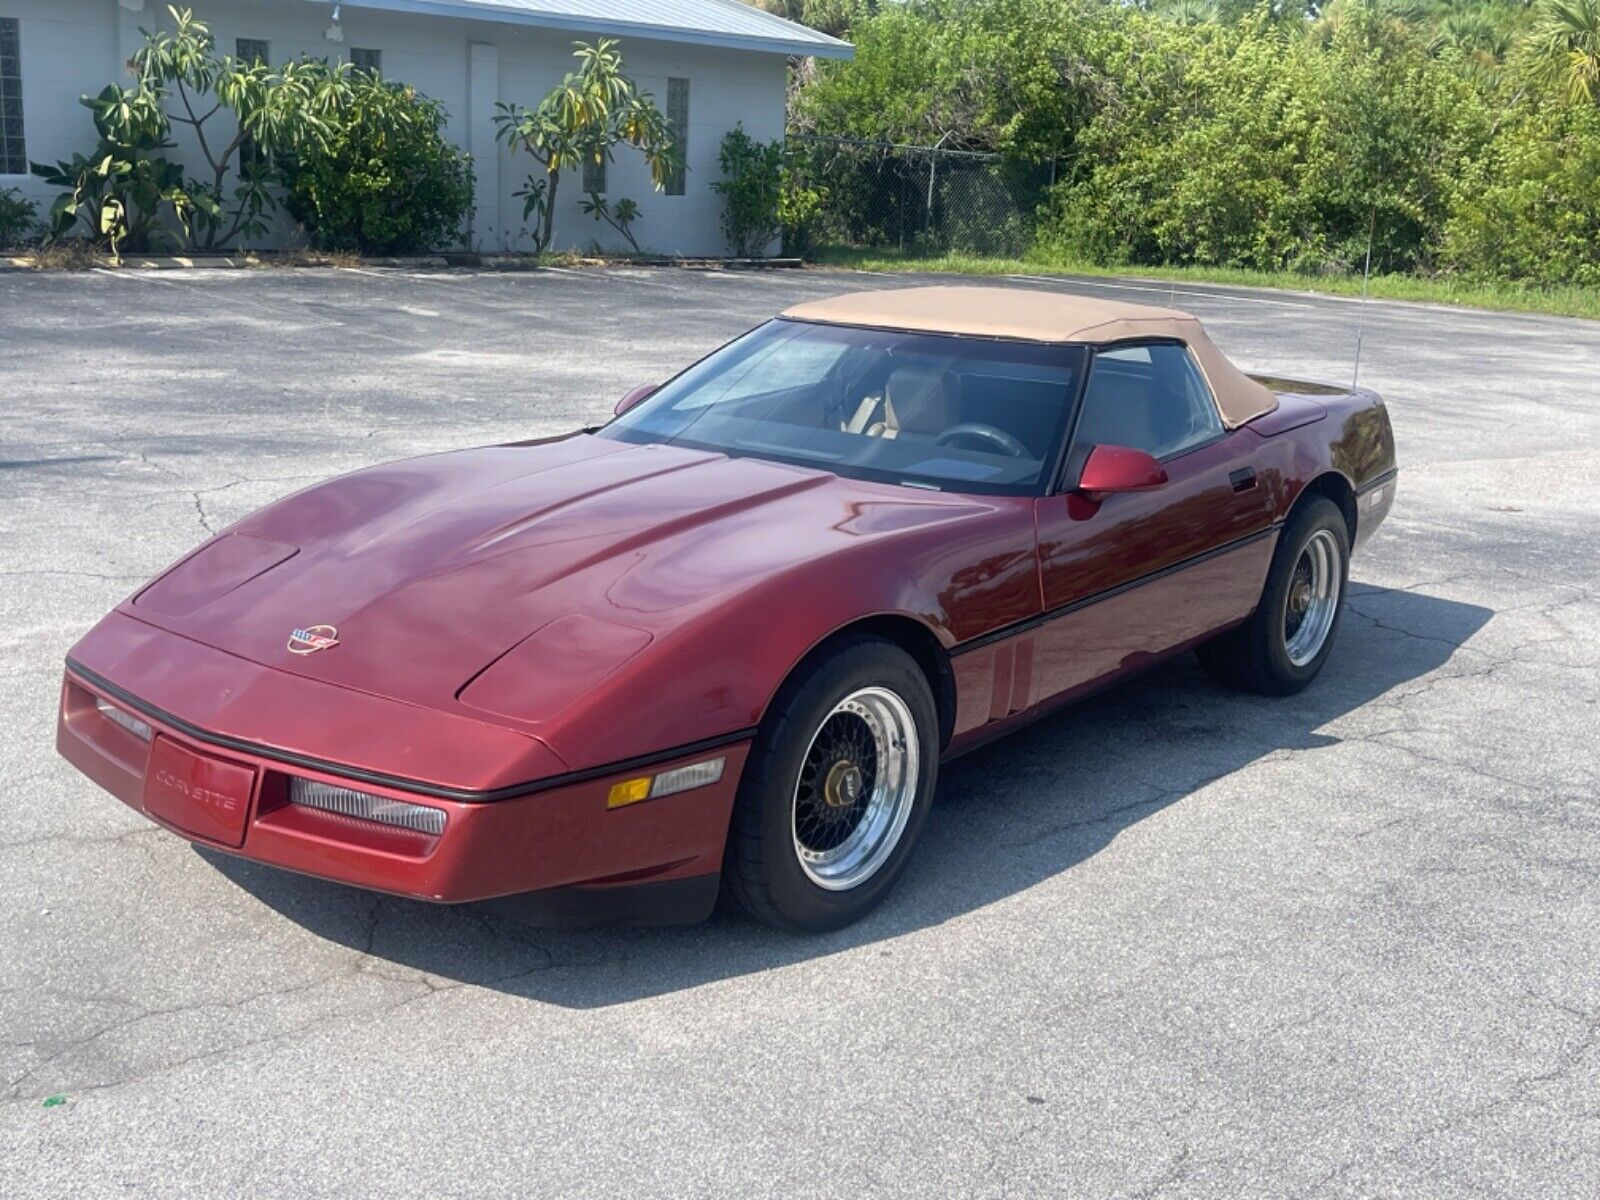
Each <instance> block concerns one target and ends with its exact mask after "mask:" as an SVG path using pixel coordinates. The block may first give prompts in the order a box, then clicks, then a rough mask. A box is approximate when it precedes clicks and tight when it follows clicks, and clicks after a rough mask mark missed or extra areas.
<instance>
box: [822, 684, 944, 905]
mask: <svg viewBox="0 0 1600 1200" xmlns="http://www.w3.org/2000/svg"><path fill="white" fill-rule="evenodd" d="M920 766H921V748H920V747H919V745H918V742H917V726H916V722H915V721H914V720H913V719H912V717H911V710H910V708H908V707H907V706H906V702H905V701H904V700H902V699H901V698H900V697H899V696H897V695H896V694H895V693H894V692H891V691H889V690H888V689H887V688H881V687H865V688H861V689H859V690H858V691H855V692H852V693H850V695H848V696H846V697H845V698H844V699H843V700H841V701H839V703H837V704H835V705H834V706H833V710H832V711H831V712H829V713H828V715H827V716H826V717H824V718H823V720H822V724H821V726H820V727H819V728H818V729H817V732H816V733H815V734H814V735H813V736H812V738H811V745H810V747H809V748H808V749H807V750H806V756H805V759H804V760H803V761H802V762H801V765H800V779H799V781H798V782H797V783H796V784H795V791H794V804H793V816H792V820H791V822H790V827H791V829H792V830H793V833H794V852H795V855H796V857H797V858H798V859H799V861H800V869H801V870H803V871H804V872H805V873H806V877H807V878H808V879H810V880H811V882H812V883H814V884H816V885H817V886H818V887H821V888H826V889H827V890H829V891H831V892H842V891H846V890H848V889H849V888H853V887H856V886H857V885H858V884H861V883H864V882H866V880H868V879H870V878H871V877H872V876H873V875H874V874H875V873H876V872H877V871H878V869H879V868H880V867H882V866H883V864H884V863H885V862H887V861H888V859H889V856H890V855H891V854H893V853H894V848H895V847H896V846H897V845H899V843H900V835H901V834H902V833H904V832H905V827H906V821H907V820H908V819H909V818H910V816H911V809H912V807H913V805H914V803H915V801H916V797H917V780H918V778H919V774H920Z"/></svg>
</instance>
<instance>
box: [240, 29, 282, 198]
mask: <svg viewBox="0 0 1600 1200" xmlns="http://www.w3.org/2000/svg"><path fill="white" fill-rule="evenodd" d="M233 50H234V55H233V56H234V57H235V58H237V59H238V60H239V61H240V62H242V63H259V64H260V65H261V66H263V67H264V66H266V65H267V60H268V58H269V56H270V55H271V53H272V47H271V45H270V44H269V43H268V42H267V40H266V39H265V38H239V39H237V40H236V41H235V42H234V44H233ZM266 165H267V156H266V155H265V154H263V153H262V152H261V147H260V146H258V145H256V139H255V138H253V137H251V136H250V135H249V134H248V133H247V134H245V135H244V138H243V139H242V140H241V141H240V142H239V173H240V174H241V175H243V174H246V173H249V172H254V171H260V170H262V169H263V168H264V167H265V166H266Z"/></svg>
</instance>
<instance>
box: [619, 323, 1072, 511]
mask: <svg viewBox="0 0 1600 1200" xmlns="http://www.w3.org/2000/svg"><path fill="white" fill-rule="evenodd" d="M774 325H792V326H800V327H804V328H811V329H848V330H854V331H858V332H861V333H891V334H892V333H901V334H907V335H910V336H915V337H919V338H920V337H927V338H942V339H949V340H951V341H953V342H959V343H966V344H968V345H971V344H974V343H983V344H994V345H997V346H1017V347H1028V348H1029V349H1030V350H1034V351H1037V350H1038V349H1039V348H1040V347H1041V346H1048V347H1050V348H1052V349H1055V350H1059V351H1060V352H1061V354H1062V355H1063V357H1064V358H1070V361H1069V365H1070V367H1071V370H1072V372H1073V375H1072V381H1071V384H1070V385H1069V387H1070V392H1071V395H1069V396H1068V397H1067V398H1066V401H1065V403H1064V405H1063V409H1064V411H1063V413H1062V415H1061V417H1060V419H1059V420H1058V422H1057V424H1056V426H1055V429H1054V432H1053V433H1052V436H1051V442H1050V446H1049V448H1048V449H1047V450H1046V452H1045V454H1044V456H1043V457H1042V458H1041V459H1040V460H1039V461H1040V466H1039V472H1038V475H1037V477H1036V478H1035V479H1033V480H1032V481H1029V482H1026V483H985V482H982V481H977V480H973V481H967V480H956V479H937V478H932V477H918V476H915V475H910V474H908V473H907V472H904V471H897V470H889V469H880V468H877V467H871V466H866V465H863V464H860V463H853V462H841V461H837V460H831V459H818V458H817V457H815V456H809V455H803V454H783V453H781V452H778V451H776V450H774V449H773V448H771V447H769V446H764V447H762V448H761V449H759V450H754V449H744V448H742V447H738V446H725V445H719V444H716V443H713V442H701V441H697V440H696V439H694V438H691V437H685V436H678V437H674V438H672V439H670V440H667V441H663V440H661V439H659V438H654V437H650V436H648V435H647V434H646V432H645V431H643V430H637V429H633V428H628V427H624V428H623V429H617V428H616V426H618V424H619V423H620V422H623V421H624V420H625V419H626V418H629V417H633V416H635V415H636V414H639V413H641V412H642V411H644V410H647V409H648V407H649V406H650V405H651V404H652V402H654V401H655V400H656V397H657V396H658V395H660V394H661V393H663V392H665V391H667V389H668V388H669V387H670V386H671V385H672V384H674V383H676V382H677V381H678V380H679V379H681V378H682V377H683V376H685V375H687V374H689V373H690V372H691V371H694V370H695V369H697V368H698V367H699V366H700V365H701V364H702V363H704V362H706V361H707V360H708V359H711V358H713V357H715V356H716V355H718V354H721V353H722V352H723V351H725V350H727V349H728V348H729V347H731V346H734V345H736V344H737V343H739V342H741V341H743V340H744V339H745V338H748V337H750V336H751V335H753V334H755V333H757V332H759V331H761V330H763V329H767V328H769V327H771V326H774ZM1092 349H1093V348H1092V347H1091V346H1089V345H1088V344H1087V343H1083V342H1048V343H1046V342H1038V341H1034V340H1032V339H1028V338H1010V337H995V336H987V335H975V334H961V333H930V332H928V331H925V330H912V329H897V328H895V327H893V326H884V325H862V324H847V323H844V322H834V321H804V320H798V319H796V318H793V317H784V316H779V317H773V318H772V319H770V320H767V321H763V322H761V324H759V325H755V326H752V327H751V328H750V329H747V330H745V331H744V332H743V333H741V334H739V335H738V336H737V337H734V338H730V339H729V340H728V341H726V342H724V343H722V344H721V345H720V346H717V347H716V348H715V349H713V350H711V351H709V352H708V353H706V354H703V355H701V356H700V357H699V358H697V359H695V360H694V361H693V362H690V363H688V364H686V365H685V366H684V367H683V368H682V369H680V370H679V371H677V372H675V373H674V374H673V375H671V376H669V377H668V378H667V379H665V380H663V381H662V382H661V383H660V384H659V385H657V387H656V389H655V391H654V392H652V393H651V395H649V396H647V397H645V398H644V399H643V400H641V401H639V403H638V404H636V405H634V406H633V407H632V408H629V409H627V410H626V411H625V412H623V413H620V414H618V415H616V416H614V417H612V418H611V420H609V421H607V422H606V423H605V424H603V425H599V426H596V427H594V428H593V429H591V430H590V431H589V432H591V433H592V434H595V435H597V436H601V437H606V438H608V439H611V440H616V441H620V442H625V443H627V444H630V445H670V446H682V447H685V448H687V449H692V450H701V451H705V452H707V453H712V454H722V455H725V456H726V457H728V458H751V459H756V460H758V461H763V462H776V463H782V464H784V465H786V466H795V467H801V468H805V469H809V470H814V471H820V472H823V473H826V474H830V475H836V476H839V477H841V478H845V479H859V480H864V481H866V482H869V483H883V484H889V485H891V486H896V487H905V488H911V489H914V490H917V491H935V492H943V493H948V494H953V495H971V496H1029V497H1036V498H1037V497H1043V496H1048V495H1050V494H1051V493H1052V492H1053V490H1054V487H1055V483H1056V480H1057V479H1058V478H1059V476H1060V473H1061V470H1062V467H1063V465H1064V463H1065V459H1066V455H1067V451H1068V448H1069V446H1070V444H1071V434H1072V430H1073V429H1074V427H1075V426H1076V425H1077V417H1078V411H1079V408H1080V406H1081V405H1082V403H1083V394H1084V385H1085V382H1086V380H1087V379H1088V375H1089V365H1090V356H1091V351H1092Z"/></svg>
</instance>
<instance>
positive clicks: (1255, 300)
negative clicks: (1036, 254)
mask: <svg viewBox="0 0 1600 1200" xmlns="http://www.w3.org/2000/svg"><path fill="white" fill-rule="evenodd" d="M1006 278H1007V279H1020V280H1027V281H1028V282H1032V283H1055V284H1068V285H1073V286H1078V287H1102V288H1114V289H1116V290H1119V291H1125V292H1157V293H1160V294H1161V295H1164V296H1199V297H1201V298H1202V299H1205V300H1222V301H1231V300H1237V301H1238V302H1239V303H1241V304H1266V305H1269V306H1271V307H1273V308H1304V309H1311V308H1315V307H1316V306H1315V305H1313V304H1306V303H1304V302H1302V301H1296V300H1269V299H1267V298H1266V297H1265V296H1241V295H1239V294H1238V293H1236V292H1199V291H1193V290H1191V289H1188V288H1172V287H1162V286H1161V285H1160V284H1159V283H1149V284H1145V283H1110V282H1107V281H1106V280H1102V279H1085V278H1081V277H1077V276H1072V277H1068V276H1063V275H1007V276H1006ZM1329 298H1330V299H1339V298H1341V297H1329Z"/></svg>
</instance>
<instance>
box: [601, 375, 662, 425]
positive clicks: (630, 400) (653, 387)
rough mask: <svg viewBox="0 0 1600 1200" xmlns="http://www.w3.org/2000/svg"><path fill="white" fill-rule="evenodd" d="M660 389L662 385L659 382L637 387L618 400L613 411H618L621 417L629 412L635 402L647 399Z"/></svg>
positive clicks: (617, 413)
mask: <svg viewBox="0 0 1600 1200" xmlns="http://www.w3.org/2000/svg"><path fill="white" fill-rule="evenodd" d="M660 390H661V385H660V384H659V383H647V384H645V385H643V386H642V387H636V388H634V389H633V390H632V391H631V392H629V393H628V394H627V395H625V396H623V397H622V399H621V400H618V401H617V407H616V408H614V409H612V410H611V411H612V412H614V413H616V415H617V416H619V417H620V416H621V415H622V414H623V413H625V412H627V411H628V410H629V409H630V408H632V407H633V406H634V405H635V404H637V403H639V401H641V400H643V399H645V398H646V397H648V396H653V395H655V394H656V392H658V391H660Z"/></svg>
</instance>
